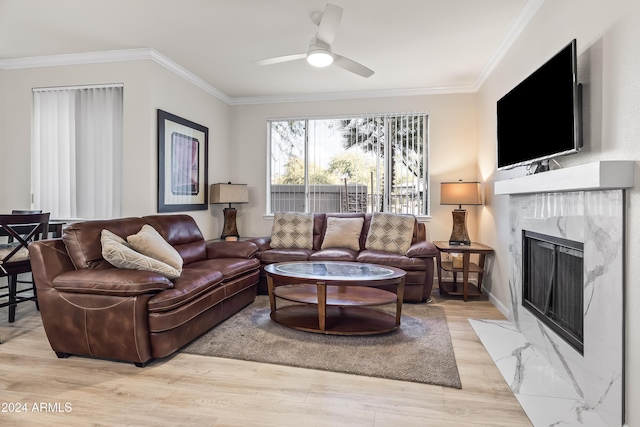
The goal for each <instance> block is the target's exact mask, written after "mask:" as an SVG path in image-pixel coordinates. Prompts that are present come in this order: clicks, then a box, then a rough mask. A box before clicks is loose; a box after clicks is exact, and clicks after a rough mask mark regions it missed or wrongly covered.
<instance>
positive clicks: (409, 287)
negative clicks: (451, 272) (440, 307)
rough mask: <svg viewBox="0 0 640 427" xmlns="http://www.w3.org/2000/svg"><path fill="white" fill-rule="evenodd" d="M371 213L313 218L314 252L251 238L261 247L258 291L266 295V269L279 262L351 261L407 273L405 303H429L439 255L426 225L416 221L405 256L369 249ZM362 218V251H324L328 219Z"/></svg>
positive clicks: (259, 251)
mask: <svg viewBox="0 0 640 427" xmlns="http://www.w3.org/2000/svg"><path fill="white" fill-rule="evenodd" d="M372 216H373V214H371V213H367V214H365V213H316V214H314V215H313V249H300V248H286V249H274V248H272V247H271V237H261V238H253V239H249V241H251V242H253V243H255V244H256V245H258V253H257V254H256V257H257V258H258V259H259V260H260V266H261V268H260V271H261V273H260V283H259V285H258V292H259V293H260V294H265V293H267V284H266V274H265V272H264V266H266V265H268V264H273V263H277V262H289V261H350V262H363V263H370V264H381V265H388V266H391V267H397V268H400V269H402V270H405V271H406V272H407V276H406V283H405V290H404V302H423V301H429V298H430V295H431V291H432V289H433V271H434V258H435V256H436V254H437V253H438V251H437V249H436V247H435V245H434V244H433V243H431V242H429V241H427V240H426V239H427V231H426V226H425V224H424V223H420V222H418V221H417V219H416V220H415V221H414V227H413V237H412V241H411V246H410V247H409V250H408V251H407V252H406V254H404V255H402V254H398V253H394V252H388V251H381V250H372V249H366V244H365V243H366V239H367V234H368V232H369V228H370V225H371V220H372ZM331 217H337V218H363V219H364V223H363V226H362V230H361V234H360V239H359V250H358V251H356V250H352V249H348V248H330V249H322V246H323V240H324V238H325V233H326V231H327V219H328V218H331Z"/></svg>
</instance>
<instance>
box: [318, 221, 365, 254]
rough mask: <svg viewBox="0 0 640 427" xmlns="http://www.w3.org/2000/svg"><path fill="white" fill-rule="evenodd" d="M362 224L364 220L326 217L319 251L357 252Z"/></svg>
mask: <svg viewBox="0 0 640 427" xmlns="http://www.w3.org/2000/svg"><path fill="white" fill-rule="evenodd" d="M363 224H364V218H337V217H331V216H327V230H326V232H325V235H324V240H323V241H322V247H321V249H331V248H346V249H351V250H354V251H359V250H360V233H362V225H363Z"/></svg>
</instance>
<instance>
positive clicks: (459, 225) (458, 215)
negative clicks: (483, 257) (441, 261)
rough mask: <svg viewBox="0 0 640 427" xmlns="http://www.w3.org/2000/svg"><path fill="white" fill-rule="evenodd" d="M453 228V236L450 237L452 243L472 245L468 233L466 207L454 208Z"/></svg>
mask: <svg viewBox="0 0 640 427" xmlns="http://www.w3.org/2000/svg"><path fill="white" fill-rule="evenodd" d="M451 214H452V215H453V228H452V230H451V237H449V244H450V245H470V244H471V240H470V239H469V233H467V211H466V210H464V209H454V210H453V211H452V212H451Z"/></svg>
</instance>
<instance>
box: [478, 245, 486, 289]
mask: <svg viewBox="0 0 640 427" xmlns="http://www.w3.org/2000/svg"><path fill="white" fill-rule="evenodd" d="M485 256H486V254H479V255H478V267H480V270H482V271H481V272H480V273H478V290H479V291H482V277H483V276H484V258H485Z"/></svg>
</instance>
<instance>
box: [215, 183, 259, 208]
mask: <svg viewBox="0 0 640 427" xmlns="http://www.w3.org/2000/svg"><path fill="white" fill-rule="evenodd" d="M210 196H211V197H210V198H209V200H210V203H249V191H248V190H247V184H231V183H229V184H212V185H211V194H210Z"/></svg>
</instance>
